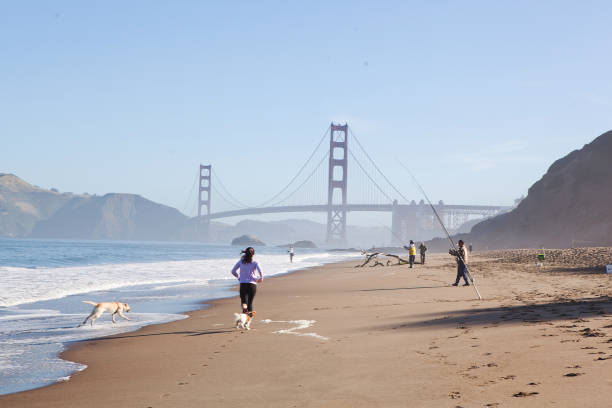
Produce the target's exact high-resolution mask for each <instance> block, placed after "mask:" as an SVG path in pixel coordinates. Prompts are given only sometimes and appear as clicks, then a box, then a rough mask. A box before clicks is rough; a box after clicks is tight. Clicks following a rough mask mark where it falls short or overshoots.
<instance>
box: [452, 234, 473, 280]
mask: <svg viewBox="0 0 612 408" xmlns="http://www.w3.org/2000/svg"><path fill="white" fill-rule="evenodd" d="M457 244H458V246H459V248H457V249H450V250H449V251H448V253H449V254H450V255H452V256H454V257H455V258H456V259H457V279H455V283H453V286H457V285H459V281H460V280H461V278H462V277H463V280H464V281H465V283H464V284H463V286H470V282H469V281H468V277H467V273H466V269H467V266H466V264H467V261H468V258H467V254H468V251H466V248H465V244H464V243H463V240H461V239H460V240H459V242H457Z"/></svg>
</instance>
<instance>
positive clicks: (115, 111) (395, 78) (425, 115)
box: [0, 1, 612, 223]
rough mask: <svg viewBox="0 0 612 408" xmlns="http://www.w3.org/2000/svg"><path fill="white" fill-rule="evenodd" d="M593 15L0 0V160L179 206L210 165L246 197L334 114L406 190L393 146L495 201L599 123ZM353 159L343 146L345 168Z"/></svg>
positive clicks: (586, 6) (308, 147)
mask: <svg viewBox="0 0 612 408" xmlns="http://www.w3.org/2000/svg"><path fill="white" fill-rule="evenodd" d="M611 12H612V2H609V1H602V2H594V1H581V2H577V1H398V2H391V1H381V2H374V1H369V2H357V1H346V2H344V1H321V2H314V1H303V2H297V1H278V2H268V1H244V2H238V1H217V2H212V1H211V2H205V1H173V2H169V1H130V2H119V1H86V2H83V1H54V2H50V1H1V2H0V95H1V97H0V115H1V116H0V140H1V149H0V172H9V173H15V174H16V175H18V176H19V177H21V178H23V179H25V180H26V181H28V182H30V183H32V184H36V185H39V186H41V187H46V188H51V187H55V188H57V189H59V190H61V191H72V192H78V193H81V192H88V193H96V194H105V193H108V192H129V193H137V194H141V195H143V196H145V197H147V198H149V199H151V200H154V201H157V202H160V203H163V204H166V205H170V206H173V207H176V208H178V209H179V210H181V211H183V212H190V211H193V210H194V208H195V206H194V204H193V203H194V200H195V191H194V190H193V186H194V178H195V177H196V174H197V171H198V165H199V164H200V163H204V164H208V163H211V164H212V165H213V168H214V171H215V174H217V175H218V176H219V178H220V179H221V180H222V182H223V183H224V185H225V186H226V187H227V189H228V190H230V192H231V193H232V194H233V195H234V196H235V197H236V198H238V199H240V200H241V201H242V202H244V203H246V204H248V205H255V204H258V203H261V202H264V201H266V200H267V199H268V198H270V197H271V196H273V195H274V194H275V193H277V192H278V191H279V190H280V189H281V188H282V187H283V186H284V185H285V184H286V183H287V182H288V181H289V180H290V179H291V177H292V176H293V175H294V174H295V173H297V170H299V168H300V166H301V165H302V163H303V162H304V161H305V160H306V159H307V158H308V156H309V155H310V153H311V152H312V150H313V149H314V147H315V145H316V144H317V143H318V141H319V140H320V138H321V136H322V134H323V132H324V131H325V129H326V128H327V127H328V126H329V123H330V122H331V121H334V122H348V123H349V126H351V128H352V129H353V131H354V132H355V134H356V135H357V136H358V137H359V139H360V141H361V143H362V144H363V145H364V147H365V148H367V149H368V151H369V153H370V155H371V157H372V158H373V159H374V160H375V161H376V163H377V164H378V166H379V167H380V169H381V170H382V171H383V172H384V173H385V174H386V176H387V177H388V178H389V179H390V180H391V181H392V182H393V183H394V184H395V185H396V186H397V187H398V189H400V191H401V192H402V193H403V195H404V196H406V197H407V198H409V199H413V198H414V199H416V200H417V201H418V200H420V199H421V198H422V197H421V196H420V195H419V194H418V191H417V189H416V188H415V187H414V184H413V183H412V181H411V180H410V178H409V176H408V175H407V173H406V172H405V171H404V170H403V169H402V168H401V167H400V165H399V164H398V159H399V160H401V161H403V162H404V163H405V164H406V165H407V166H408V167H409V168H410V169H411V170H412V172H413V173H414V174H415V175H416V176H417V178H419V181H420V182H421V184H422V185H423V186H424V187H425V189H426V190H427V192H428V194H429V196H430V197H431V199H432V200H435V201H437V200H444V201H445V202H447V203H453V204H502V205H509V204H511V203H512V202H513V199H515V198H517V197H519V196H521V195H522V194H526V192H527V189H528V188H529V186H530V185H531V184H533V183H534V182H535V181H537V180H538V179H539V178H540V177H541V176H542V175H543V174H544V172H545V171H546V169H547V168H548V167H549V166H550V165H551V164H552V162H553V161H554V160H556V159H558V158H560V157H562V156H564V155H566V154H567V153H569V152H570V151H572V150H574V149H578V148H581V147H582V146H583V145H584V144H585V143H588V142H590V141H591V140H593V139H594V138H595V137H597V136H598V135H600V134H601V133H603V132H605V131H607V130H609V129H610V128H612V125H611V120H612V115H611V113H612V96H611V95H612V75H611V74H610V72H611V71H610V67H611V66H612V64H611V62H612V25H611V24H610V17H611V16H612V13H611ZM325 143H328V142H327V141H326V142H325ZM349 143H351V139H349ZM351 146H352V147H353V148H356V145H355V144H354V143H353V144H352V145H351ZM318 157H319V156H317V157H316V158H315V160H318ZM358 172H359V169H358V167H357V166H356V165H355V164H352V163H349V180H351V181H355V180H356V179H357V178H358V176H357V173H358ZM321 175H322V176H324V174H323V173H321ZM351 176H352V177H353V178H351ZM190 193H191V194H190ZM397 198H399V197H397ZM214 199H215V196H214V195H213V200H214ZM349 201H351V191H349ZM223 209H225V204H223V203H222V202H221V201H220V200H217V201H216V202H215V201H213V211H214V210H223ZM351 217H352V215H351ZM357 220H358V218H357V217H354V218H353V219H352V220H351V219H349V222H351V221H352V222H353V223H356V222H357Z"/></svg>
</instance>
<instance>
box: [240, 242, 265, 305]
mask: <svg viewBox="0 0 612 408" xmlns="http://www.w3.org/2000/svg"><path fill="white" fill-rule="evenodd" d="M241 253H242V254H243V255H242V257H241V258H240V260H239V261H238V263H236V265H234V267H233V268H232V275H234V276H235V277H236V278H237V279H238V280H239V281H240V302H241V303H242V313H248V314H249V315H251V312H252V311H253V299H255V293H257V284H258V283H261V282H263V275H262V273H261V269H259V264H258V263H257V262H255V261H254V260H253V256H254V255H255V250H254V249H253V248H252V247H248V248H247V249H245V250H244V251H242V252H241ZM239 269H240V275H238V273H237V271H238V270H239ZM257 275H259V276H257Z"/></svg>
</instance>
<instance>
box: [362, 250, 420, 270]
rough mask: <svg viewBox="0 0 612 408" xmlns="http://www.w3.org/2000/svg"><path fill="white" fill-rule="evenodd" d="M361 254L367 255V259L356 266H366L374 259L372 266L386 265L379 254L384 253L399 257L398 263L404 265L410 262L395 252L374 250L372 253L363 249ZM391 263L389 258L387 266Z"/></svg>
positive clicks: (383, 254) (387, 255) (384, 254)
mask: <svg viewBox="0 0 612 408" xmlns="http://www.w3.org/2000/svg"><path fill="white" fill-rule="evenodd" d="M361 254H362V255H363V256H365V258H366V259H365V261H364V262H363V263H362V264H361V265H355V268H363V267H364V266H366V265H367V264H369V263H370V262H372V261H374V262H373V264H372V265H370V267H374V266H379V265H380V266H385V264H383V263H382V262H380V261H379V259H378V256H379V255H382V256H386V257H390V258H395V259H397V265H404V264H407V263H410V262H409V261H407V260H405V259H404V258H402V257H400V256H398V255H394V254H386V253H383V252H373V253H371V254H369V253H367V252H366V251H363V250H362V251H361ZM390 264H391V260H390V259H387V266H389V265H390Z"/></svg>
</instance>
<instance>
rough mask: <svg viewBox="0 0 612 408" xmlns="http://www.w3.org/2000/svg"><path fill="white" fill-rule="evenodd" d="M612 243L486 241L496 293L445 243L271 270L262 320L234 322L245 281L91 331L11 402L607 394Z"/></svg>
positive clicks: (492, 399)
mask: <svg viewBox="0 0 612 408" xmlns="http://www.w3.org/2000/svg"><path fill="white" fill-rule="evenodd" d="M609 252H610V251H609V250H603V252H602V254H601V259H599V258H598V259H597V261H596V262H595V264H594V265H590V264H589V263H588V262H586V263H585V262H582V260H581V262H576V263H575V264H573V263H572V260H571V259H570V260H567V259H562V257H558V258H556V259H557V261H556V262H557V263H554V262H547V261H545V262H544V265H543V267H541V268H540V267H537V266H536V261H535V259H533V260H532V258H530V257H521V256H518V257H517V256H514V255H512V254H513V253H512V251H506V252H504V251H501V252H499V251H498V252H497V253H492V254H488V255H487V254H482V255H479V254H475V255H474V256H473V257H472V260H471V270H472V272H473V274H474V277H475V279H476V282H477V284H478V288H479V290H480V292H481V293H482V296H483V300H478V299H477V297H476V294H475V291H474V290H473V288H472V287H463V286H459V287H452V286H450V283H452V282H453V281H454V278H455V273H456V265H455V263H454V260H453V258H452V257H450V256H449V255H446V254H436V255H432V256H429V257H428V261H427V264H426V265H419V264H417V265H415V267H414V268H412V269H410V268H409V267H408V266H407V265H395V266H393V265H392V266H384V267H381V266H379V267H363V268H355V265H357V264H359V263H361V262H359V261H351V262H342V263H336V264H328V265H324V266H320V267H315V268H311V269H307V270H303V271H298V272H294V273H291V274H287V275H282V276H278V277H274V278H270V279H266V280H265V281H264V282H263V284H262V285H261V286H260V287H259V288H258V293H257V297H256V298H255V310H256V311H257V316H256V318H255V321H254V323H253V324H252V330H250V331H245V330H237V329H235V328H234V324H233V321H232V320H233V316H232V315H233V313H234V312H236V311H238V309H239V300H238V299H237V296H235V297H232V298H227V299H221V300H216V301H212V302H209V303H210V305H211V307H208V308H205V309H202V310H197V311H194V312H190V313H188V315H189V316H190V318H188V319H183V320H178V321H174V322H170V323H165V324H160V325H152V326H147V327H144V328H142V329H140V330H138V331H135V332H130V333H123V334H119V335H115V336H110V337H105V338H101V339H96V340H91V341H85V342H80V343H77V344H75V345H73V346H72V347H71V348H70V349H69V350H67V351H66V352H64V353H63V354H62V358H64V359H66V360H70V361H75V362H78V363H81V364H85V365H87V369H85V370H84V371H82V372H79V373H76V374H74V375H73V376H72V377H71V378H70V379H69V380H68V381H65V382H60V383H57V384H54V385H51V386H48V387H44V388H39V389H35V390H30V391H25V392H21V393H16V394H9V395H4V396H0V406H2V407H3V408H6V407H23V408H27V407H85V406H87V407H107V406H109V405H113V406H119V407H145V408H146V407H154V408H157V407H195V406H202V407H482V406H489V407H496V406H504V407H513V406H515V407H518V406H520V407H525V406H526V407H529V406H532V407H542V406H556V407H581V406H588V407H609V406H610V405H611V404H612V397H610V396H611V395H612V374H611V373H612V298H611V297H612V285H611V283H612V282H611V280H612V275H606V274H605V273H604V272H603V269H602V268H600V269H598V268H599V266H600V264H601V262H602V261H603V262H605V259H608V258H606V257H608V256H609ZM598 253H599V252H598ZM576 257H577V256H574V258H576ZM264 273H265V271H264ZM107 317H108V316H107Z"/></svg>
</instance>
